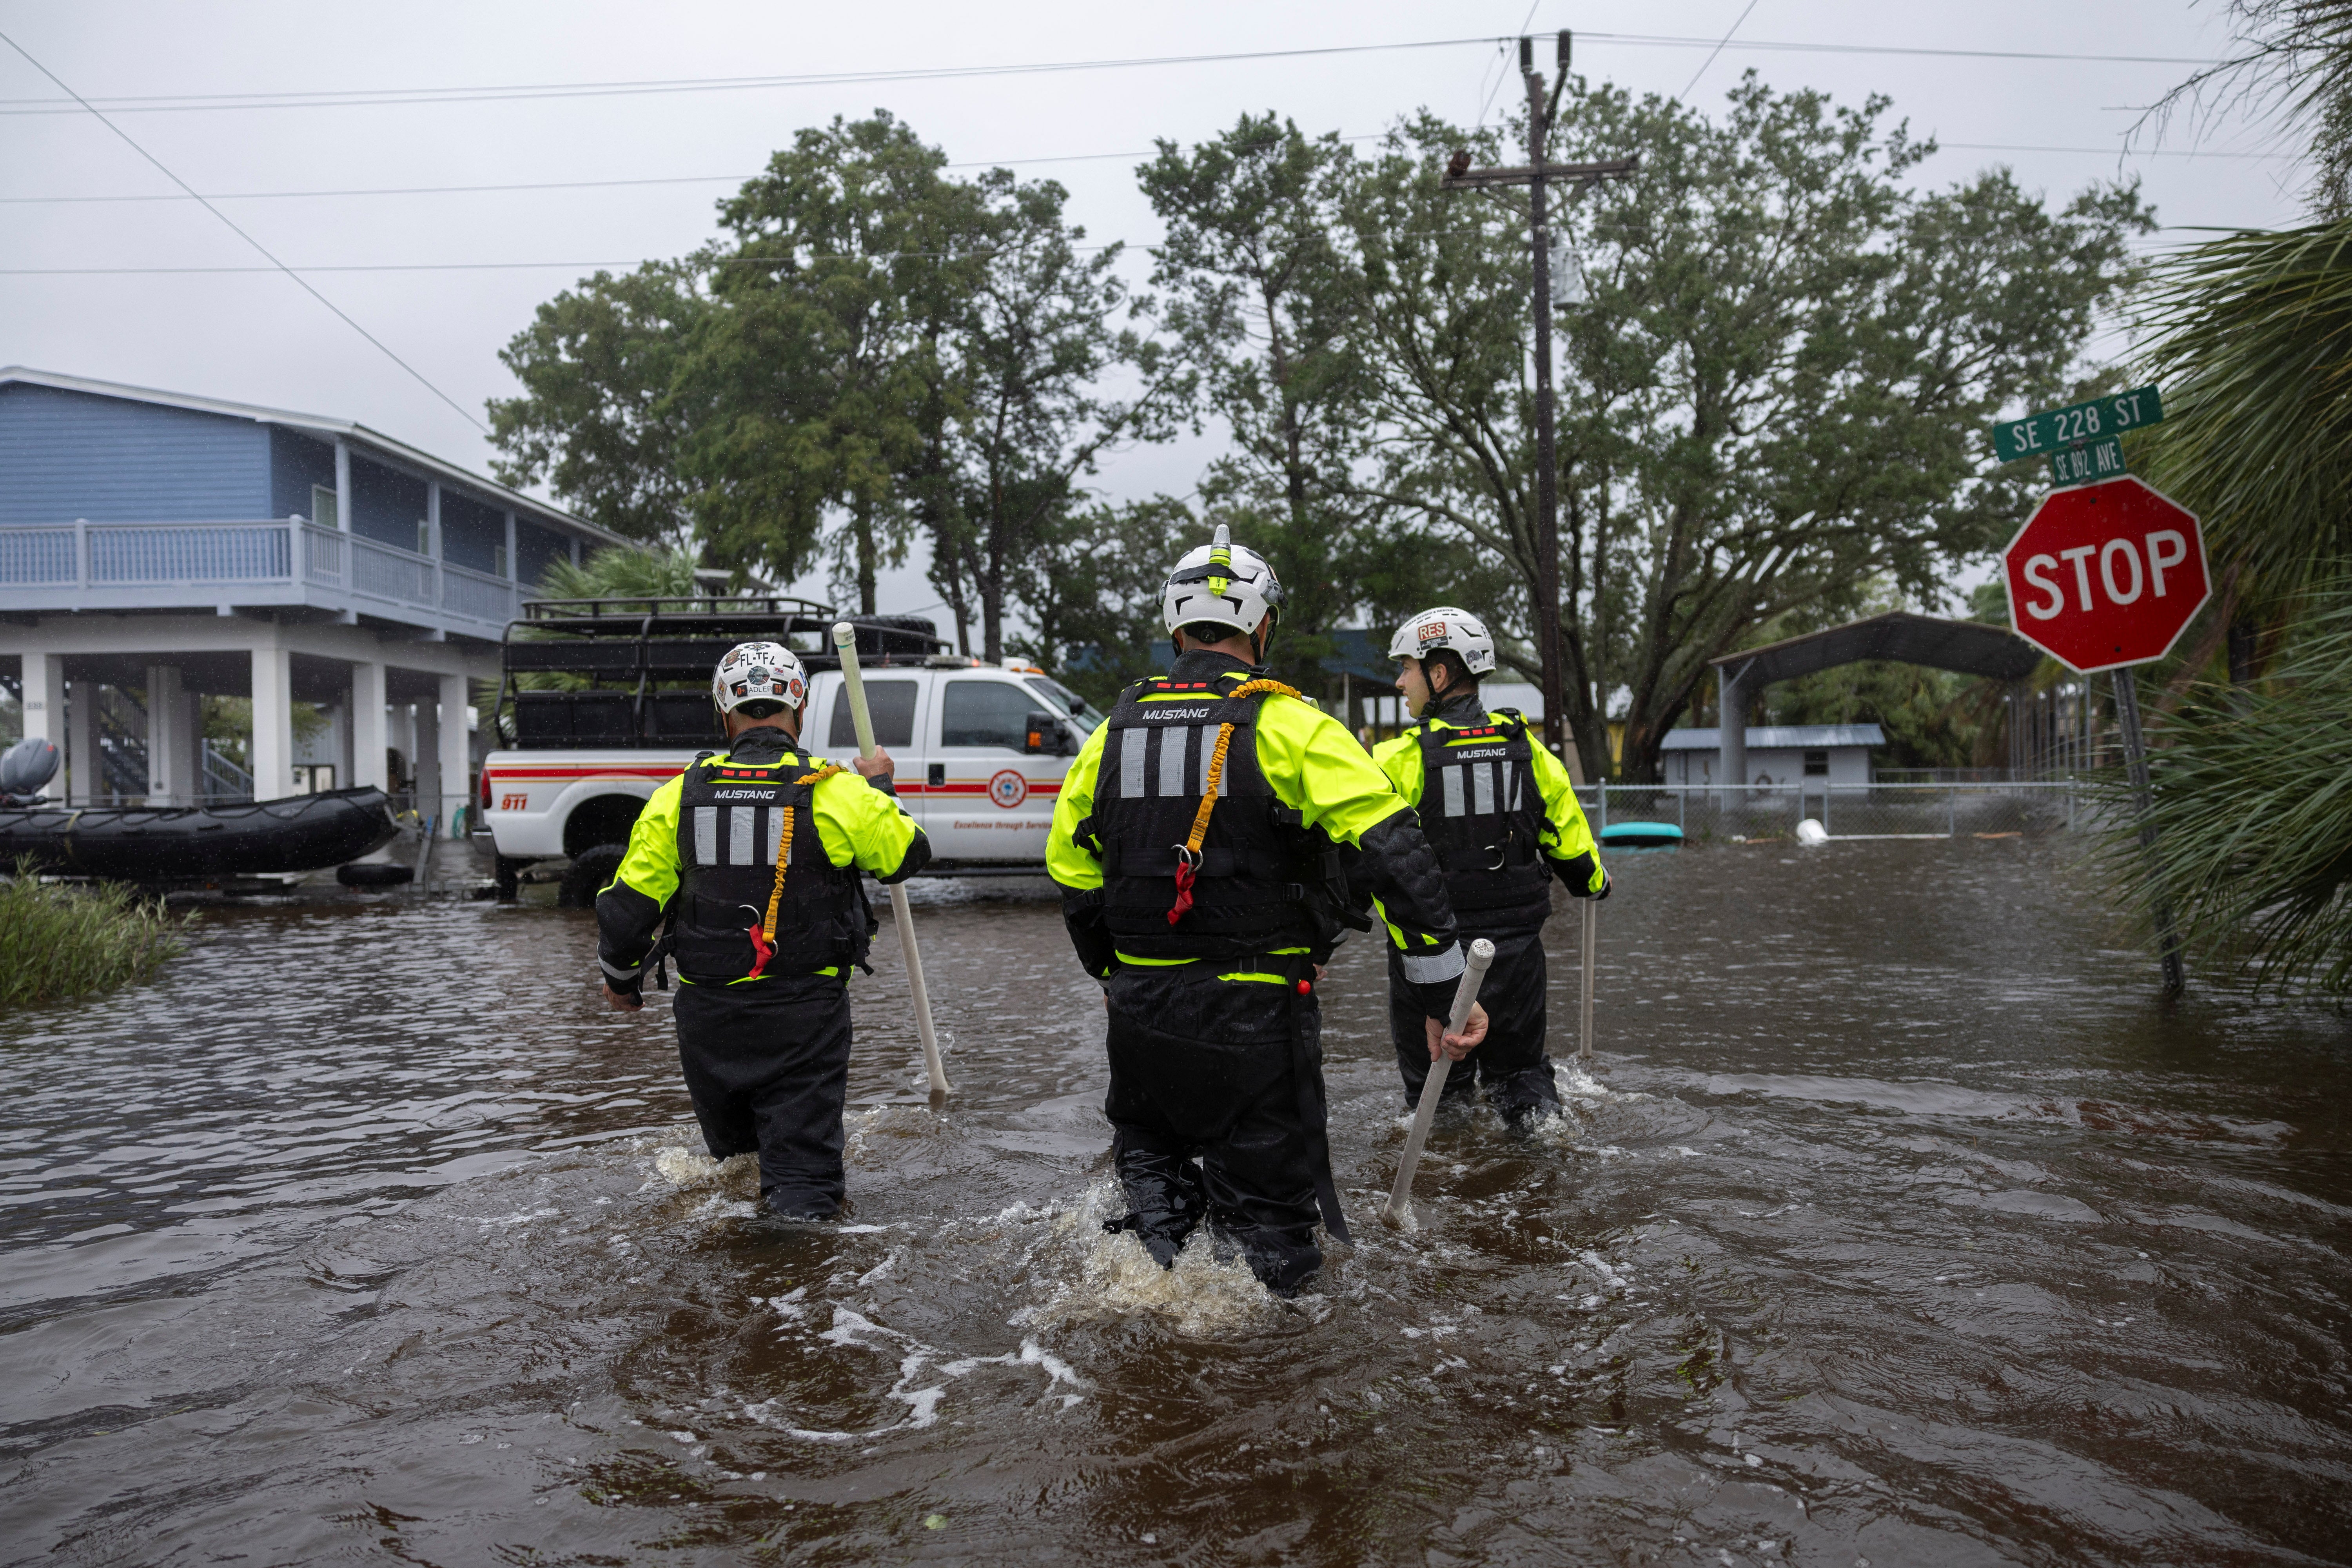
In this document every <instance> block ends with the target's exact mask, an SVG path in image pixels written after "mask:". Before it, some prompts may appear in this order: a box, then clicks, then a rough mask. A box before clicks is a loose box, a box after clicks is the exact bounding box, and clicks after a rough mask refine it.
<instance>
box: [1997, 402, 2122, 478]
mask: <svg viewBox="0 0 2352 1568" xmlns="http://www.w3.org/2000/svg"><path fill="white" fill-rule="evenodd" d="M2163 417H2164V398H2163V396H2162V395H2161V394H2159V393H2158V391H2157V389H2156V388H2155V387H2153V386H2141V387H2135V388H2134V389H2133V390H2131V391H2129V392H2119V393H2116V395H2114V396H2112V397H2095V398H2093V399H2092V400H2091V401H2090V402H2088V403H2070V404H2068V405H2066V406H2065V407H2063V408H2046V409H2044V410H2042V412H2041V413H2039V414H2029V415H2027V416H2025V417H2024V418H2022V419H2013V420H2010V421H2008V422H2006V423H2004V424H2000V425H1996V426H1993V427H1992V449H1993V452H1994V453H1995V455H1997V456H1998V457H1999V458H2000V460H2001V461H2002V462H2004V463H2013V462H2015V461H2017V460H2018V459H2019V458H2047V457H2050V456H2052V455H2053V454H2055V453H2056V452H2058V451H2060V450H2061V449H2063V448H2064V447H2073V446H2077V445H2084V444H2087V443H2090V442H2093V441H2096V440H2099V439H2101V438H2102V437H2115V436H2120V435H2122V434H2123V433H2124V432H2125V431H2126V430H2137V429H2138V428H2140V427H2141V426H2144V425H2153V424H2155V423H2157V422H2158V420H2160V419H2162V418H2163ZM2118 465H2119V466H2120V459H2118ZM2062 482H2063V481H2062ZM2073 482H2074V483H2080V482H2081V481H2080V480H2075V481H2073Z"/></svg>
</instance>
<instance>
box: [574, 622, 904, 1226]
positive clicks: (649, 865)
mask: <svg viewBox="0 0 2352 1568" xmlns="http://www.w3.org/2000/svg"><path fill="white" fill-rule="evenodd" d="M807 694H808V676H807V672H806V671H805V670H804V669H803V668H802V667H801V661H800V660H799V658H796V657H794V656H793V652H792V650H791V649H789V648H786V647H782V646H780V645H778V644H775V643H744V644H741V645H740V646H739V647H734V648H731V649H730V650H729V652H728V654H727V657H726V658H723V659H721V660H719V668H718V671H717V673H716V674H715V675H714V677H713V678H712V680H711V696H712V699H713V700H714V701H715V702H716V703H717V704H718V707H719V720H720V722H721V723H722V724H724V726H725V727H726V732H727V739H728V750H727V751H726V752H721V753H718V754H712V753H709V752H706V753H705V754H704V755H703V756H701V757H698V758H697V759H696V760H695V763H694V764H693V765H692V766H691V767H689V768H688V769H687V770H686V772H685V773H683V774H682V775H680V776H679V777H677V778H675V779H672V780H670V781H669V782H668V783H667V784H664V785H662V786H661V788H659V789H657V790H656V791H655V792H654V795H653V798H652V799H651V800H649V801H647V802H646V808H645V812H644V815H642V816H639V817H638V818H637V825H636V827H635V830H634V831H633V832H631V834H630V835H629V849H628V854H627V855H626V856H625V857H624V858H623V859H622V861H621V869H620V872H619V874H618V875H617V876H615V877H614V879H613V885H612V886H611V887H609V888H606V889H604V892H603V893H601V894H599V895H598V897H597V900H596V925H597V930H598V933H599V938H600V940H599V942H598V945H597V953H596V956H597V959H598V961H599V962H600V963H602V964H603V965H604V996H605V999H606V1000H607V1001H609V1002H610V1003H611V1004H612V1005H614V1007H618V1008H626V1009H632V1010H634V1009H635V1008H638V1007H641V1006H643V1005H645V1001H644V998H643V996H642V995H640V994H639V992H640V988H641V986H642V984H643V982H644V978H645V970H646V964H647V963H661V962H663V961H664V956H665V955H666V956H667V958H669V959H675V961H676V962H677V973H678V978H679V980H681V981H682V982H684V983H685V984H683V985H682V986H681V987H680V989H679V991H678V993H677V1005H676V1007H675V1008H674V1009H673V1011H674V1012H675V1013H676V1015H677V1054H678V1060H679V1063H680V1065H681V1066H683V1067H684V1068H685V1070H686V1087H687V1090H688V1093H690V1094H691V1095H692V1096H693V1097H694V1114H695V1118H696V1120H697V1121H700V1122H701V1123H702V1141H703V1142H704V1143H705V1144H706V1145H707V1146H708V1147H709V1150H710V1155H711V1158H713V1159H715V1160H724V1159H726V1158H727V1157H728V1156H730V1155H731V1154H748V1153H751V1152H753V1151H755V1150H756V1151H757V1152H758V1153H759V1156H760V1195H761V1199H762V1200H763V1201H764V1202H765V1203H766V1204H767V1205H768V1207H770V1208H771V1209H772V1210H774V1211H775V1212H776V1213H777V1214H779V1215H783V1216H784V1217H785V1218H787V1219H830V1218H832V1217H834V1215H835V1214H837V1213H838V1212H839V1211H840V1209H841V1204H842V1193H843V1181H842V1167H841V1149H842V1128H841V1108H842V1101H843V1100H844V1098H845V1093H846V1090H847V1089H848V1084H849V991H848V985H847V979H848V973H849V969H850V966H851V965H853V964H856V965H857V966H859V967H861V968H862V967H864V965H865V961H866V947H867V943H868V942H869V941H870V939H871V938H872V936H873V934H874V931H875V929H876V926H875V921H874V916H873V913H872V911H871V910H869V909H868V908H867V906H866V892H865V886H864V884H863V882H861V881H860V879H859V877H858V872H859V871H860V870H866V871H871V872H873V873H874V875H875V876H877V878H879V879H881V880H883V881H885V882H895V881H898V880H899V879H903V878H906V877H909V876H912V875H913V874H914V873H915V872H917V871H919V870H921V869H922V868H923V867H924V866H925V865H926V864H927V863H928V862H929V859H930V858H931V852H930V842H929V839H927V838H925V837H923V830H922V829H921V828H919V827H918V826H915V823H914V820H913V818H911V817H909V816H908V815H907V814H906V813H905V812H904V811H901V810H900V809H899V808H898V801H897V800H896V798H895V797H894V792H893V790H892V788H891V783H890V766H891V764H890V753H889V752H885V751H881V750H879V749H877V751H876V752H875V753H874V755H873V756H872V757H871V758H868V759H864V760H861V761H859V762H857V763H855V764H854V765H855V766H856V770H857V773H862V774H864V775H865V776H864V777H863V778H862V779H861V778H859V777H858V776H857V774H854V773H847V772H845V770H843V769H841V768H838V767H835V765H833V764H832V763H822V762H819V761H818V760H817V759H816V758H814V757H813V756H811V755H809V754H808V753H807V752H803V751H802V750H800V748H799V746H798V745H797V743H796V742H797V741H798V739H799V735H800V721H801V703H802V702H803V700H804V699H805V698H806V696H807ZM666 915H667V917H668V919H669V921H671V928H670V931H669V933H668V934H667V935H664V936H662V937H661V938H660V947H661V950H662V951H661V952H659V953H657V952H656V931H658V930H659V929H660V928H661V927H662V925H663V922H664V917H665V916H666Z"/></svg>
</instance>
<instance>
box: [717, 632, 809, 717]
mask: <svg viewBox="0 0 2352 1568" xmlns="http://www.w3.org/2000/svg"><path fill="white" fill-rule="evenodd" d="M807 696H808V671H807V670H806V669H805V668H802V665H801V660H800V656H799V655H798V654H796V653H794V652H793V650H792V649H790V648H788V647H785V646H784V645H783V644H782V643H772V642H746V643H737V644H736V645H735V646H734V647H730V648H729V649H728V650H727V657H726V658H722V659H720V660H719V668H717V669H716V670H714V671H713V672H712V673H711V677H710V700H711V701H713V702H715V703H717V704H718V706H719V712H720V713H722V714H725V713H740V714H742V715H743V716H744V717H745V718H746V719H772V718H774V717H775V716H776V714H777V713H779V712H781V711H782V710H784V709H787V708H793V709H797V708H798V707H799V706H800V705H801V703H802V701H803V700H805V699H806V698H807Z"/></svg>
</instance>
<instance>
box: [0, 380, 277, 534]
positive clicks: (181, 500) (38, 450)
mask: <svg viewBox="0 0 2352 1568" xmlns="http://www.w3.org/2000/svg"><path fill="white" fill-rule="evenodd" d="M270 515H271V508H270V494H269V432H268V429H267V428H265V427H264V426H259V425H257V424H255V423H253V422H252V421H251V420H249V419H238V418H236V417H234V416H228V415H223V414H200V413H197V412H195V411H194V410H193V409H186V408H165V407H161V406H158V405H155V404H152V403H135V402H132V401H131V400H130V399H128V398H120V397H100V396H98V395H93V394H90V393H86V392H65V391H61V390H58V388H55V387H47V386H30V385H26V384H24V383H22V382H14V383H10V384H7V385H5V386H0V523H10V522H71V521H73V520H74V519H76V518H78V517H80V518H88V519H89V521H92V522H226V521H252V520H255V519H259V518H265V517H268V516H270Z"/></svg>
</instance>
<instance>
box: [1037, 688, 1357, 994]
mask: <svg viewBox="0 0 2352 1568" xmlns="http://www.w3.org/2000/svg"><path fill="white" fill-rule="evenodd" d="M1247 679H1249V677H1248V676H1247V675H1246V674H1244V673H1243V672H1240V671H1228V672H1226V673H1225V674H1223V675H1221V676H1217V677H1214V678H1213V679H1208V680H1201V681H1179V680H1176V679H1173V678H1172V677H1171V678H1161V679H1151V680H1141V681H1138V682H1137V683H1136V684H1134V685H1133V686H1130V687H1129V688H1128V689H1126V690H1125V691H1123V692H1121V693H1120V694H1119V699H1118V703H1117V705H1116V706H1114V707H1113V708H1112V709H1111V712H1110V717H1109V718H1108V720H1106V721H1104V725H1105V728H1106V729H1108V731H1109V734H1108V736H1107V737H1106V738H1105V739H1104V742H1103V751H1102V762H1101V768H1100V771H1099V772H1098V773H1097V775H1096V779H1095V805H1094V813H1093V815H1092V816H1089V817H1088V818H1087V820H1086V821H1085V822H1084V823H1082V824H1080V825H1079V828H1078V834H1077V837H1079V838H1080V839H1081V840H1084V841H1087V842H1088V843H1089V844H1090V845H1091V846H1093V847H1097V848H1098V849H1099V851H1100V853H1101V856H1102V864H1103V889H1102V892H1103V899H1102V910H1103V923H1104V925H1105V926H1106V927H1107V928H1108V930H1109V931H1110V933H1111V935H1112V937H1113V938H1114V939H1115V940H1116V942H1117V944H1118V950H1119V951H1120V952H1127V953H1130V954H1133V955H1134V956H1135V957H1138V958H1245V957H1249V956H1251V955H1253V954H1256V953H1264V952H1274V951H1276V950H1278V949H1282V948H1290V947H1301V948H1308V949H1314V950H1318V951H1320V950H1323V949H1326V948H1328V945H1329V943H1330V941H1331V938H1332V936H1333V935H1334V934H1335V933H1336V931H1337V929H1338V923H1339V921H1338V918H1337V911H1338V910H1339V908H1340V907H1342V905H1343V902H1344V897H1345V888H1346V882H1345V878H1344V873H1343V871H1342V868H1341V864H1340V858H1339V847H1338V846H1337V845H1335V844H1333V843H1332V841H1331V840H1330V839H1329V838H1328V837H1326V836H1325V835H1324V834H1323V833H1321V832H1319V831H1317V830H1313V829H1309V828H1307V827H1306V826H1303V825H1302V823H1301V820H1300V817H1299V814H1298V813H1297V811H1296V810H1294V809H1293V808H1291V807H1289V806H1286V805H1283V803H1282V802H1281V800H1280V799H1278V798H1277V797H1276V795H1275V793H1274V787H1273V785H1272V784H1269V783H1268V782H1267V780H1266V777H1265V773H1264V772H1263V771H1262V770H1261V769H1260V768H1259V766H1258V760H1257V731H1256V725H1257V716H1258V710H1259V709H1260V707H1261V706H1262V705H1263V704H1264V703H1265V700H1266V698H1267V696H1268V695H1269V693H1267V692H1265V691H1254V692H1251V693H1249V694H1248V695H1246V696H1240V697H1236V696H1234V695H1232V693H1233V691H1234V688H1236V687H1237V686H1240V685H1241V684H1243V683H1244V681H1246V680H1247ZM1225 725H1231V726H1232V727H1233V728H1232V731H1231V733H1230V737H1229V739H1228V740H1227V742H1226V745H1225V760H1224V765H1223V769H1222V770H1221V771H1220V772H1219V774H1218V778H1217V797H1216V804H1215V805H1214V806H1213V807H1212V808H1211V811H1210V816H1209V821H1208V826H1207V828H1206V830H1205V831H1204V832H1203V834H1202V838H1201V845H1200V849H1199V851H1198V856H1199V858H1198V863H1197V864H1196V865H1195V866H1194V867H1193V868H1192V877H1191V879H1190V886H1189V891H1190V893H1191V895H1192V898H1191V902H1190V905H1189V907H1185V908H1182V909H1181V911H1180V910H1179V902H1180V889H1179V886H1178V880H1177V875H1176V873H1177V868H1178V866H1179V864H1180V863H1181V862H1182V860H1183V859H1184V858H1185V856H1184V850H1185V848H1186V847H1187V845H1188V843H1189V841H1190V839H1191V837H1192V826H1193V822H1194V820H1195V819H1196V817H1197V816H1199V813H1200V809H1201V801H1202V789H1203V784H1204V781H1205V780H1206V779H1207V777H1208V774H1209V771H1210V763H1211V762H1212V760H1213V757H1214V755H1215V753H1216V748H1217V737H1218V734H1219V732H1220V730H1221V729H1222V727H1223V726H1225ZM1171 912H1175V913H1177V918H1176V919H1175V920H1174V921H1171V920H1170V918H1169V917H1170V915H1171Z"/></svg>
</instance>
